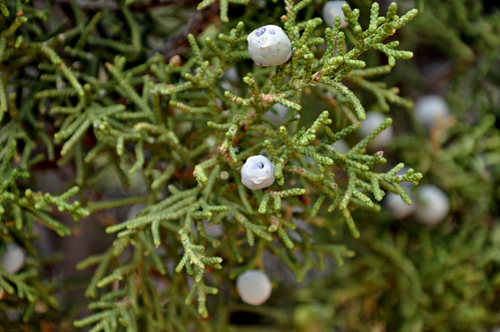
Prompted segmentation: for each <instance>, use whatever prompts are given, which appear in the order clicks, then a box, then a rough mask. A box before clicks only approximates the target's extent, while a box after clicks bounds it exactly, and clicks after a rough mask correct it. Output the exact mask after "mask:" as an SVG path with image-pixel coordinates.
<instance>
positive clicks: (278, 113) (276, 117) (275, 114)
mask: <svg viewBox="0 0 500 332" xmlns="http://www.w3.org/2000/svg"><path fill="white" fill-rule="evenodd" d="M288 110H289V108H288V107H286V106H283V105H281V104H274V106H273V107H272V109H270V110H269V111H267V112H266V113H264V117H265V118H267V119H269V120H270V121H271V122H272V123H275V124H281V123H283V121H285V118H286V116H287V115H288Z"/></svg>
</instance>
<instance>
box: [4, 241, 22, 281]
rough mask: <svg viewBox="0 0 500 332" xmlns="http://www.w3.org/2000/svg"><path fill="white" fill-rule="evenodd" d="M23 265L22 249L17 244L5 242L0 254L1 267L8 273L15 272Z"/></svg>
mask: <svg viewBox="0 0 500 332" xmlns="http://www.w3.org/2000/svg"><path fill="white" fill-rule="evenodd" d="M23 265H24V251H23V249H21V248H20V247H19V246H18V245H16V244H13V243H7V245H6V246H5V252H4V254H3V256H2V268H3V269H4V270H5V271H7V272H9V273H12V274H14V273H16V272H17V271H19V270H20V269H21V268H22V267H23Z"/></svg>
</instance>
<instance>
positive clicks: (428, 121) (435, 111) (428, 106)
mask: <svg viewBox="0 0 500 332" xmlns="http://www.w3.org/2000/svg"><path fill="white" fill-rule="evenodd" d="M449 115H450V108H449V107H448V104H447V103H446V101H445V100H444V98H443V97H441V96H439V95H427V96H423V97H420V98H419V99H418V100H417V102H416V103H415V117H416V119H417V121H418V122H420V123H421V124H422V125H423V126H424V127H425V128H426V129H427V130H429V129H431V128H432V127H433V126H434V125H435V124H436V122H438V121H439V119H442V120H444V119H446V118H447V117H448V116H449Z"/></svg>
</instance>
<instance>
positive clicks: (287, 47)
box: [247, 25, 292, 67]
mask: <svg viewBox="0 0 500 332" xmlns="http://www.w3.org/2000/svg"><path fill="white" fill-rule="evenodd" d="M247 41H248V53H250V57H251V58H252V60H253V61H254V62H255V63H256V64H257V65H258V66H264V67H270V66H278V65H281V64H282V63H285V62H286V61H287V60H288V59H289V58H290V56H291V55H292V44H291V43H290V39H289V38H288V36H287V35H286V34H285V32H284V31H283V29H281V28H280V27H279V26H277V25H266V26H263V27H260V28H257V29H255V30H254V31H252V32H251V33H250V34H249V35H248V37H247Z"/></svg>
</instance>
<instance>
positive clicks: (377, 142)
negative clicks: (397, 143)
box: [358, 112, 392, 149]
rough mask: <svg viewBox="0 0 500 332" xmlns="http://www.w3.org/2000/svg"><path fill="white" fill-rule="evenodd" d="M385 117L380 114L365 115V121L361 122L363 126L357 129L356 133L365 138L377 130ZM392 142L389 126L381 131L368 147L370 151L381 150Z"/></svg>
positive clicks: (369, 113) (370, 113)
mask: <svg viewBox="0 0 500 332" xmlns="http://www.w3.org/2000/svg"><path fill="white" fill-rule="evenodd" d="M385 119H386V117H385V116H384V115H382V114H380V113H376V112H368V113H366V119H365V120H364V121H363V125H362V126H361V127H360V128H359V130H358V132H359V133H360V134H361V135H363V136H367V135H369V134H371V133H372V132H373V131H374V130H375V129H377V127H378V126H380V124H382V122H384V120H385ZM391 141H392V127H391V126H389V127H388V128H387V129H385V130H384V131H382V132H381V133H380V134H378V135H377V137H375V139H373V140H372V141H371V142H370V143H369V144H368V147H370V148H372V149H383V148H385V147H387V145H389V143H390V142H391Z"/></svg>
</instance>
